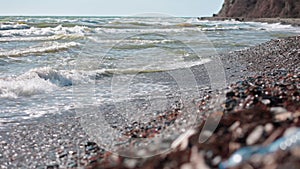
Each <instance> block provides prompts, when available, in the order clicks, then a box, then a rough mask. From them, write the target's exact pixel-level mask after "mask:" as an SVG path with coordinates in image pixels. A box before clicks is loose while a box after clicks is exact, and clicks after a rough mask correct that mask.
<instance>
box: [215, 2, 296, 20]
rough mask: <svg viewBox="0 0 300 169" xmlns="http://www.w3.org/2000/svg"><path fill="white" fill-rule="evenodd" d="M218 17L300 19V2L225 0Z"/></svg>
mask: <svg viewBox="0 0 300 169" xmlns="http://www.w3.org/2000/svg"><path fill="white" fill-rule="evenodd" d="M217 16H218V17H245V18H275V17H281V18H300V0H225V2H224V4H223V7H222V9H221V10H220V12H219V14H218V15H217Z"/></svg>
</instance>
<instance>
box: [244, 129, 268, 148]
mask: <svg viewBox="0 0 300 169" xmlns="http://www.w3.org/2000/svg"><path fill="white" fill-rule="evenodd" d="M263 132H264V127H263V126H261V125H259V126H257V127H256V128H255V129H254V130H253V131H252V132H251V133H250V134H249V136H248V137H247V139H246V144H247V145H253V144H255V143H256V142H257V141H258V140H259V139H260V138H261V136H262V134H263Z"/></svg>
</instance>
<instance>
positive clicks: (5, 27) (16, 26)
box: [0, 23, 30, 30]
mask: <svg viewBox="0 0 300 169" xmlns="http://www.w3.org/2000/svg"><path fill="white" fill-rule="evenodd" d="M29 28H30V26H28V25H26V24H19V23H17V24H14V23H1V24H0V30H12V29H13V30H15V29H29Z"/></svg>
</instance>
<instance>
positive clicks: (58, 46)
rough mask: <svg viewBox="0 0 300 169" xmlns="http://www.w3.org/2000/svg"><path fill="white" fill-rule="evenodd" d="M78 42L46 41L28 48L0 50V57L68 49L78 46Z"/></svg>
mask: <svg viewBox="0 0 300 169" xmlns="http://www.w3.org/2000/svg"><path fill="white" fill-rule="evenodd" d="M79 45H80V44H79V43H76V42H68V43H58V42H47V43H44V44H43V45H42V46H33V47H29V48H22V49H14V50H10V51H4V52H0V57H1V56H2V57H4V56H8V57H18V56H23V55H28V54H40V53H44V52H48V53H49V52H58V51H61V50H66V49H69V48H70V47H75V46H79Z"/></svg>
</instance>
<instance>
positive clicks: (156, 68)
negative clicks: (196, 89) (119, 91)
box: [95, 58, 211, 77]
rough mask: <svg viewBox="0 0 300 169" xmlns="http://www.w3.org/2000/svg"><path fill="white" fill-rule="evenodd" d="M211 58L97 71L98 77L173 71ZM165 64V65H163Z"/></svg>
mask: <svg viewBox="0 0 300 169" xmlns="http://www.w3.org/2000/svg"><path fill="white" fill-rule="evenodd" d="M210 61H211V59H208V58H207V59H201V60H198V61H190V62H174V63H168V64H163V63H157V64H150V65H147V66H144V67H141V68H139V67H136V68H135V67H134V66H133V67H132V68H128V69H101V70H98V71H95V73H96V77H97V76H98V77H112V76H113V75H114V74H138V73H155V72H164V71H172V70H177V69H185V68H191V67H193V66H197V65H203V64H205V63H208V62H210ZM162 65H163V66H162Z"/></svg>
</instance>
